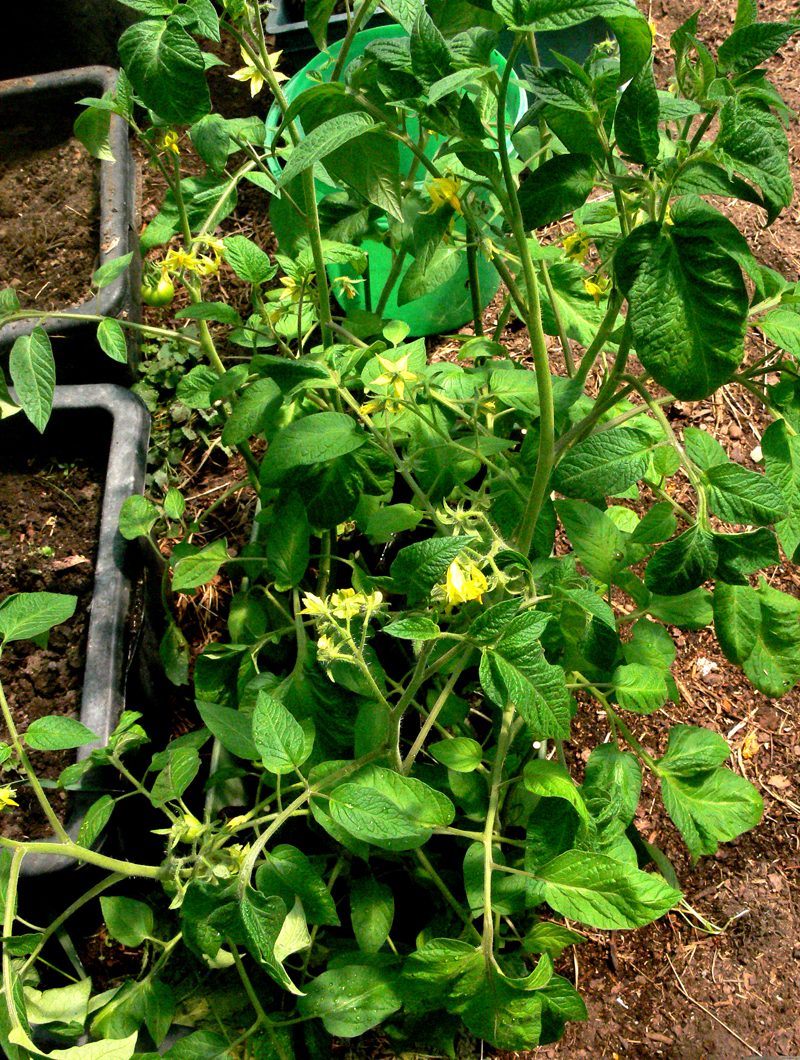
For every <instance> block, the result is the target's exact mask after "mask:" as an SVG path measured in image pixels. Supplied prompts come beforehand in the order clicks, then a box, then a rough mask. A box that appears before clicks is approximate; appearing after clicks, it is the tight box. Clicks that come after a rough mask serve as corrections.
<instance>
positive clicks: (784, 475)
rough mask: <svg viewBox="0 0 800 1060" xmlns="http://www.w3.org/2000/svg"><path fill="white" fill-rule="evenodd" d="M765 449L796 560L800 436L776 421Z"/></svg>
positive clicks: (785, 541)
mask: <svg viewBox="0 0 800 1060" xmlns="http://www.w3.org/2000/svg"><path fill="white" fill-rule="evenodd" d="M798 323H800V317H798ZM761 449H762V452H763V454H764V467H765V470H766V474H767V477H768V478H769V479H770V481H771V482H774V483H775V485H776V486H777V487H778V489H779V490H780V491H781V494H782V495H783V499H784V501H785V502H786V506H787V509H788V515H787V516H786V518H785V519H780V520H778V521H777V522H776V523H775V529H776V531H777V533H778V539H779V540H780V543H781V546H782V548H783V551H784V552H785V553H786V555H787V556H789V557H790V558H792V557H794V555H795V553H796V551H797V549H798V547H800V436H797V435H795V434H791V435H790V434H789V431H788V430H787V427H786V423H785V421H784V420H775V421H774V422H773V423H771V424H770V425H769V427H767V429H766V430H765V431H764V434H763V436H762V438H761Z"/></svg>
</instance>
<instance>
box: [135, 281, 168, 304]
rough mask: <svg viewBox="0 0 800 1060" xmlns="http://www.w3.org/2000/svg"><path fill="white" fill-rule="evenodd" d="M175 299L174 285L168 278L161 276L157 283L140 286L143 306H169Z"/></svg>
mask: <svg viewBox="0 0 800 1060" xmlns="http://www.w3.org/2000/svg"><path fill="white" fill-rule="evenodd" d="M174 297H175V285H174V284H173V282H172V280H171V279H170V278H169V276H162V277H161V279H160V280H159V281H158V282H157V283H143V284H142V301H143V302H144V303H145V305H151V306H164V305H169V304H170V302H171V301H172V299H173V298H174Z"/></svg>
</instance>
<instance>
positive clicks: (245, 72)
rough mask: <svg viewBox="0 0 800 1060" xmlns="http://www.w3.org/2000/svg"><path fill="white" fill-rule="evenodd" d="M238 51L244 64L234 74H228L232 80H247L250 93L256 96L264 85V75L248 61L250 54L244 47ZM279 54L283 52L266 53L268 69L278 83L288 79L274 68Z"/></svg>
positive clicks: (278, 59)
mask: <svg viewBox="0 0 800 1060" xmlns="http://www.w3.org/2000/svg"><path fill="white" fill-rule="evenodd" d="M239 51H240V52H241V53H242V58H243V59H244V61H245V63H246V65H245V66H243V67H242V68H241V70H237V71H236V73H235V74H230V75H229V76H230V77H232V78H233V80H234V81H249V82H250V95H251V96H256V95H258V93H259V92H260V91H261V89H262V88H263V87H264V75H263V74H262V73H261V71H260V70H259V69H258V67H257V66H253V65H252V63H251V62H250V56H249V55H248V54H247V52H246V51H245V50H244V48H240V49H239ZM281 55H283V52H269V53H268V55H267V58H268V59H269V65H270V69H271V70H272V72H273V74H274V76H275V80H276V81H277V82H278V83H280V82H281V81H288V80H289V78H288V77H287V75H286V74H282V73H280V71H279V70H277V69H276V67H277V65H278V63H279V62H280V58H281Z"/></svg>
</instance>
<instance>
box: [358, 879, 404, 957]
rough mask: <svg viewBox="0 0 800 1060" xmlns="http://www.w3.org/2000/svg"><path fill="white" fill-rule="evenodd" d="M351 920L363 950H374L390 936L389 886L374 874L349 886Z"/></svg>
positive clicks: (378, 948)
mask: <svg viewBox="0 0 800 1060" xmlns="http://www.w3.org/2000/svg"><path fill="white" fill-rule="evenodd" d="M350 920H351V922H352V925H353V934H354V935H355V937H356V941H357V942H358V946H359V949H360V950H361V951H362V952H363V953H377V952H378V950H380V948H381V947H382V946H383V944H384V942H386V939H387V938H388V937H389V932H390V931H391V930H392V921H393V920H394V895H393V894H392V890H391V888H390V887H389V886H388V885H387V884H385V883H381V882H380V881H379V880H376V879H375V877H374V876H362V877H361V878H360V879H358V880H355V881H354V883H353V884H352V886H351V888H350Z"/></svg>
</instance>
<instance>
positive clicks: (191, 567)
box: [172, 538, 228, 592]
mask: <svg viewBox="0 0 800 1060" xmlns="http://www.w3.org/2000/svg"><path fill="white" fill-rule="evenodd" d="M227 562H228V546H227V544H226V542H225V539H224V538H223V539H222V541H213V542H212V543H211V544H210V545H206V547H205V548H201V549H195V548H193V547H191V546H187V551H186V552H184V554H183V555H181V556H180V557H179V558H177V559H175V560H174V565H173V568H172V588H173V590H174V591H175V592H185V591H186V590H187V589H197V588H199V587H200V586H201V585H205V584H206V583H207V582H210V581H211V579H212V578H213V577H214V576H215V575H216V573H217V572H218V571H219V569H220V567H222V566H223V565H224V564H225V563H227Z"/></svg>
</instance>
